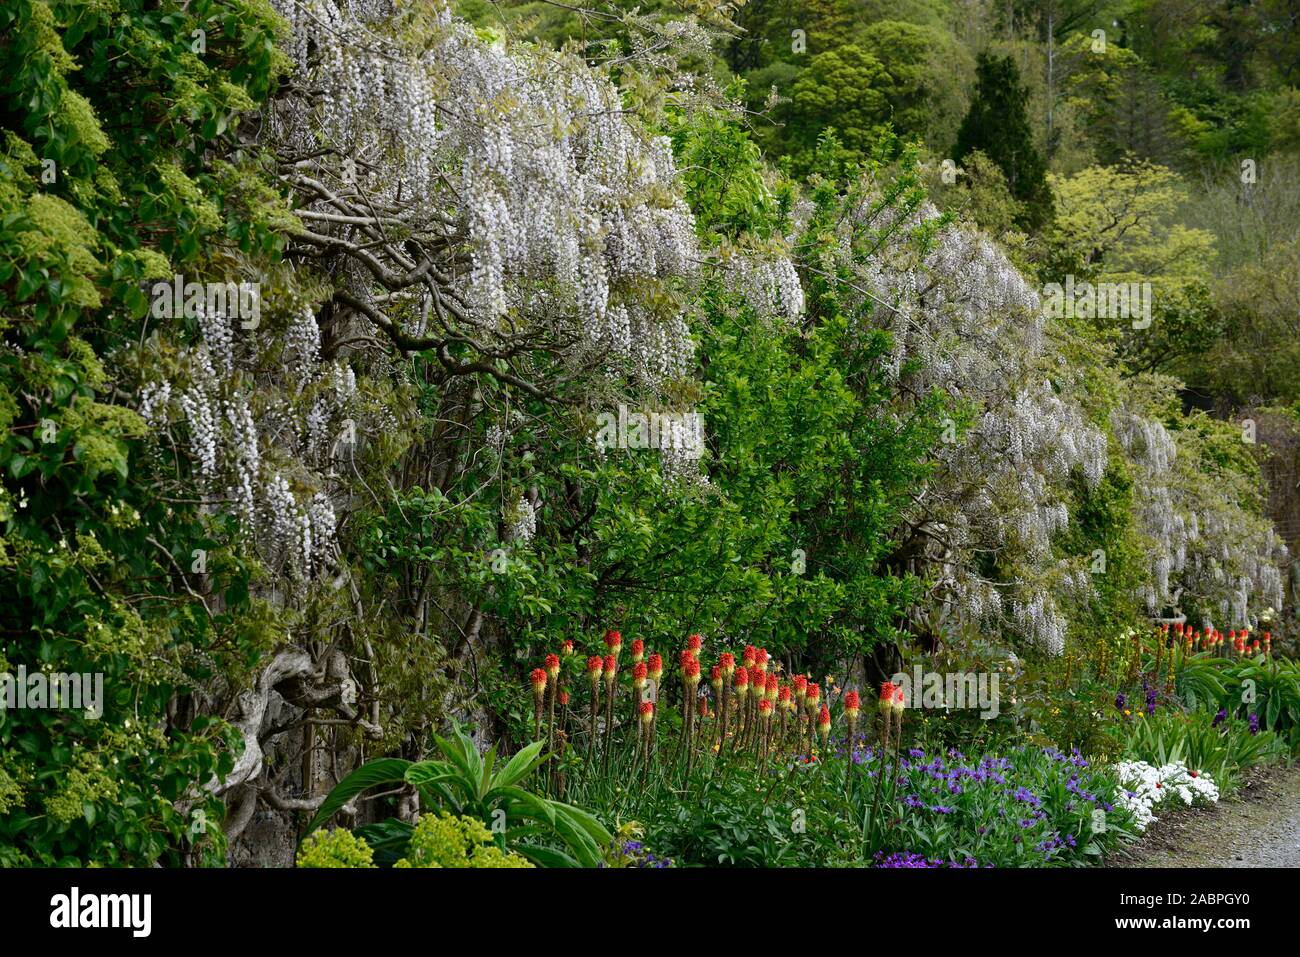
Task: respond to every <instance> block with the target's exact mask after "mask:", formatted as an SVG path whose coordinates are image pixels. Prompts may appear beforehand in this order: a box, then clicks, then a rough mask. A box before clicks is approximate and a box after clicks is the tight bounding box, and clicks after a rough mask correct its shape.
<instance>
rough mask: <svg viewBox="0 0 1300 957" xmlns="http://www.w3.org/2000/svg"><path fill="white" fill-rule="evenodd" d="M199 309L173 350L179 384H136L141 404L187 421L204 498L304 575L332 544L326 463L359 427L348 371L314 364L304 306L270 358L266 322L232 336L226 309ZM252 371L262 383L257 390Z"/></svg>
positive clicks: (173, 422) (310, 321)
mask: <svg viewBox="0 0 1300 957" xmlns="http://www.w3.org/2000/svg"><path fill="white" fill-rule="evenodd" d="M196 318H198V320H199V323H198V324H199V328H200V331H201V333H202V337H203V341H202V343H201V344H199V345H196V346H194V347H192V348H188V349H185V350H182V351H181V354H180V362H179V369H180V372H179V374H177V375H176V381H175V382H173V381H171V380H170V379H167V378H162V379H154V380H152V381H149V382H147V383H146V384H145V385H144V387H143V388H142V389H141V392H140V408H141V410H142V414H144V415H145V416H146V420H147V421H148V422H149V423H150V425H151V426H152V427H153V428H155V429H156V430H159V431H164V432H165V431H167V430H169V429H171V428H172V427H180V426H183V427H184V430H183V431H184V433H186V435H187V439H188V448H189V452H190V455H191V457H192V459H193V462H194V470H195V474H196V477H197V479H198V481H199V487H200V491H201V492H202V494H203V495H204V496H205V497H206V498H207V499H208V500H209V501H210V502H211V505H210V508H211V509H212V510H214V511H215V510H217V509H220V508H229V510H230V511H231V512H232V513H233V514H234V515H235V516H236V517H238V518H239V519H240V522H241V526H242V527H243V529H244V530H245V532H246V533H247V534H248V535H249V536H250V538H251V540H252V542H253V543H254V545H255V546H256V547H257V548H258V549H259V550H260V551H261V553H262V554H263V556H264V557H266V558H267V559H269V560H271V561H274V562H278V563H282V564H283V565H284V566H285V567H286V569H287V570H288V571H290V572H291V574H293V575H295V576H296V577H297V578H298V579H299V580H300V581H306V580H307V579H309V578H310V577H311V576H312V575H313V574H315V573H316V572H317V571H320V570H321V569H323V568H325V567H327V566H328V565H329V564H330V562H331V559H332V554H333V551H334V536H335V526H336V516H335V509H334V505H333V502H332V501H331V499H330V494H329V485H330V478H329V472H330V469H331V467H332V462H333V459H334V456H335V454H336V453H337V452H338V451H339V450H338V445H339V442H340V440H341V439H344V438H346V437H347V435H348V433H354V432H355V430H356V424H355V422H354V421H353V419H352V418H351V417H352V416H354V415H355V414H356V412H355V400H356V378H355V375H354V374H353V372H352V370H351V369H350V368H349V367H348V366H347V365H346V364H345V363H343V362H340V361H337V360H335V361H333V362H330V363H324V364H323V363H321V362H320V360H319V346H320V341H319V330H318V329H317V327H316V323H315V320H314V318H313V317H312V314H311V312H310V311H309V310H298V311H297V312H296V313H294V317H293V318H292V319H290V320H289V321H288V323H287V327H286V329H285V331H284V333H283V337H282V342H283V350H282V352H281V353H280V356H279V358H280V359H281V360H284V361H274V358H275V357H274V356H273V355H272V352H273V351H274V350H273V348H272V346H273V345H274V344H275V341H276V337H275V336H273V335H267V334H265V333H266V331H267V330H265V329H264V330H262V331H259V332H258V333H256V334H250V333H248V332H244V331H243V330H241V332H240V333H239V334H236V332H235V331H234V330H235V323H236V322H237V321H238V320H237V319H235V318H233V317H230V316H226V315H223V314H217V313H213V314H204V313H202V312H201V313H200V315H199V316H197V317H196ZM309 326H310V328H309ZM214 360H215V361H214ZM259 378H260V379H262V381H263V382H264V383H266V384H268V385H269V386H270V387H269V388H266V389H259V388H258V386H257V384H256V382H257V380H258V379H259Z"/></svg>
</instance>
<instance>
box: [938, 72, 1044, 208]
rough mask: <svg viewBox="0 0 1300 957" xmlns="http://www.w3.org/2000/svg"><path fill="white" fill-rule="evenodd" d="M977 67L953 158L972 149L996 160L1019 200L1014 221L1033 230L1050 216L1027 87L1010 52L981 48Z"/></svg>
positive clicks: (958, 159)
mask: <svg viewBox="0 0 1300 957" xmlns="http://www.w3.org/2000/svg"><path fill="white" fill-rule="evenodd" d="M975 71H976V83H975V96H974V97H973V98H972V99H971V104H970V110H969V111H968V112H967V113H966V118H965V119H964V120H962V124H961V129H959V130H958V131H957V145H956V147H955V148H954V150H953V153H954V156H953V158H954V160H956V161H957V162H958V163H960V162H961V161H962V159H963V158H964V157H965V156H966V155H967V154H969V153H970V152H971V151H972V150H980V151H981V152H983V153H984V154H985V155H986V156H988V157H989V158H990V159H991V160H993V162H995V163H997V165H998V166H999V168H1001V170H1002V172H1003V173H1004V174H1005V175H1006V178H1007V185H1008V186H1009V187H1010V189H1011V195H1012V196H1014V197H1015V198H1016V200H1017V201H1018V202H1019V203H1020V204H1021V213H1020V216H1019V217H1018V218H1017V224H1018V225H1019V226H1021V227H1022V228H1024V229H1027V230H1030V231H1033V230H1037V229H1039V228H1041V227H1042V226H1043V225H1044V224H1045V223H1047V222H1048V221H1049V220H1050V219H1051V218H1052V194H1051V190H1050V189H1049V188H1048V185H1047V166H1046V164H1045V163H1044V162H1043V157H1042V156H1041V155H1040V154H1039V152H1038V150H1037V148H1036V147H1035V146H1034V137H1033V133H1032V132H1031V131H1030V128H1029V116H1028V113H1027V112H1026V108H1025V106H1026V101H1027V100H1028V96H1029V92H1028V90H1026V89H1025V87H1024V86H1022V85H1021V83H1020V72H1019V71H1018V70H1017V69H1016V65H1015V63H1014V62H1012V59H1011V57H1009V56H1006V57H993V56H990V55H989V54H987V53H981V54H980V56H979V59H978V60H977V62H976V67H975Z"/></svg>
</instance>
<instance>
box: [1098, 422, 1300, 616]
mask: <svg viewBox="0 0 1300 957" xmlns="http://www.w3.org/2000/svg"><path fill="white" fill-rule="evenodd" d="M1111 424H1112V427H1113V430H1114V432H1115V435H1116V437H1117V438H1118V439H1119V442H1120V444H1121V445H1122V447H1123V449H1124V452H1125V454H1126V456H1127V457H1128V459H1129V461H1130V462H1131V463H1132V464H1133V466H1134V467H1135V484H1136V494H1135V496H1134V498H1135V501H1136V502H1137V503H1138V505H1137V515H1138V520H1139V525H1140V527H1141V529H1142V531H1143V532H1144V533H1145V535H1146V538H1147V541H1148V550H1147V559H1148V561H1149V563H1150V567H1151V569H1152V577H1151V581H1150V583H1148V584H1144V585H1143V586H1142V587H1141V589H1140V596H1139V597H1140V598H1141V599H1142V600H1143V602H1144V604H1145V606H1146V608H1147V610H1148V611H1149V612H1150V613H1151V614H1156V613H1158V612H1159V611H1160V610H1161V609H1163V608H1164V607H1165V606H1166V605H1169V604H1172V603H1174V601H1175V598H1174V596H1175V594H1176V595H1177V596H1178V598H1177V602H1178V603H1179V604H1180V605H1181V606H1183V607H1184V608H1186V609H1195V610H1197V611H1199V612H1200V614H1201V616H1202V620H1201V625H1202V627H1203V628H1205V629H1206V630H1210V629H1213V628H1215V627H1224V628H1240V627H1243V626H1247V625H1250V626H1257V625H1258V615H1259V612H1260V611H1262V610H1263V609H1264V608H1266V607H1272V608H1281V607H1282V603H1283V579H1282V572H1281V570H1280V569H1281V566H1282V565H1283V564H1284V563H1285V560H1286V556H1287V550H1286V546H1285V545H1284V544H1283V543H1282V542H1281V541H1280V540H1279V539H1278V537H1277V534H1276V532H1275V531H1274V529H1273V526H1272V523H1270V522H1268V521H1267V520H1265V519H1263V518H1260V517H1258V516H1256V515H1252V514H1251V513H1250V512H1248V511H1247V510H1246V509H1244V508H1243V507H1242V506H1241V504H1240V498H1241V497H1242V492H1243V489H1241V488H1240V487H1238V485H1237V484H1236V483H1234V482H1231V481H1229V480H1228V479H1227V478H1226V477H1217V478H1216V479H1215V480H1213V481H1208V480H1207V479H1206V476H1205V474H1204V473H1203V471H1202V469H1203V465H1202V463H1201V462H1199V461H1196V460H1194V459H1191V458H1189V456H1188V455H1182V456H1180V446H1179V439H1178V435H1177V434H1175V433H1171V432H1170V431H1169V430H1168V429H1167V428H1166V427H1165V426H1164V425H1163V424H1161V423H1160V422H1157V421H1155V420H1154V419H1153V418H1151V417H1149V416H1147V415H1143V414H1142V413H1141V412H1140V411H1138V410H1136V409H1134V408H1132V407H1130V406H1129V405H1125V406H1121V407H1120V408H1118V409H1116V410H1115V412H1114V413H1113V414H1112V417H1111Z"/></svg>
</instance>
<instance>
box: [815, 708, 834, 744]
mask: <svg viewBox="0 0 1300 957" xmlns="http://www.w3.org/2000/svg"><path fill="white" fill-rule="evenodd" d="M817 730H818V731H820V732H821V734H822V737H825V736H826V735H827V734H829V733H830V730H831V710H830V708H828V707H826V705H822V710H821V713H820V714H819V715H817Z"/></svg>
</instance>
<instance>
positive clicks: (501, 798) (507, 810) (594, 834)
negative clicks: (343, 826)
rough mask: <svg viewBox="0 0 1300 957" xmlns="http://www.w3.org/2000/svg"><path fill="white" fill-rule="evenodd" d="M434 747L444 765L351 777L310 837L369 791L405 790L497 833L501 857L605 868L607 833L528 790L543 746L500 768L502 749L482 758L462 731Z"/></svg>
mask: <svg viewBox="0 0 1300 957" xmlns="http://www.w3.org/2000/svg"><path fill="white" fill-rule="evenodd" d="M434 741H435V743H436V744H437V746H438V749H439V750H440V751H441V752H442V754H443V759H442V760H438V761H417V762H411V761H403V760H399V759H397V758H381V759H378V760H376V761H371V762H368V763H366V764H363V765H362V766H361V767H360V768H358V769H357V770H356V771H353V772H352V773H351V774H349V775H348V776H347V777H346V778H344V779H343V780H342V781H340V782H339V783H338V784H337V785H336V786H335V787H334V789H333V790H332V791H330V793H329V795H328V796H327V797H326V800H325V802H324V803H323V804H322V805H321V807H320V809H319V810H318V811H317V813H316V816H315V817H314V818H312V820H311V822H310V823H309V824H308V825H307V833H308V834H310V833H311V832H312V831H314V830H315V829H316V828H318V827H320V825H322V824H323V823H325V822H326V821H328V820H329V819H330V818H331V817H333V816H334V814H335V813H336V812H337V811H338V810H339V809H340V808H341V807H342V806H343V805H344V804H346V803H347V802H348V801H350V800H352V798H354V797H356V796H357V795H359V794H362V793H364V792H365V791H367V790H369V789H370V788H373V787H376V786H378V785H381V784H396V783H403V784H409V785H411V786H412V787H414V788H416V789H417V790H418V791H419V792H420V795H421V797H422V799H423V806H424V807H428V808H434V807H438V808H442V809H443V810H445V811H449V812H451V813H453V814H455V815H458V816H461V817H471V818H474V819H475V820H477V821H480V822H482V823H483V824H484V825H486V826H489V827H491V828H492V835H493V839H494V840H495V841H496V842H497V846H498V847H500V848H501V849H502V850H505V849H506V848H507V846H508V847H509V848H510V849H511V850H513V851H515V852H517V853H518V854H521V855H523V856H524V857H525V858H527V859H529V860H531V861H534V862H536V863H538V864H541V865H543V866H547V867H577V866H582V867H594V866H595V865H596V864H597V863H599V861H600V860H601V855H602V854H603V853H604V849H605V848H606V847H607V846H608V845H609V843H610V841H611V840H612V838H611V836H610V834H609V832H608V831H607V830H606V829H605V828H604V826H603V825H601V823H600V822H599V821H597V820H596V818H595V817H593V816H592V815H591V814H590V813H588V812H587V811H584V810H582V809H581V808H579V807H575V806H573V805H571V804H566V803H564V802H562V801H554V800H550V799H548V798H544V797H540V796H538V795H537V794H535V793H533V792H531V791H529V790H527V789H526V788H524V787H523V786H522V782H523V781H524V779H525V778H527V777H528V776H529V775H530V774H532V772H533V771H535V770H536V769H537V768H538V767H539V766H540V765H541V764H542V763H544V762H545V761H546V760H547V756H546V755H541V754H540V752H541V750H542V746H543V743H542V742H540V741H538V742H534V743H533V744H530V745H528V746H527V747H526V748H524V749H523V750H522V751H520V752H519V753H518V754H515V755H514V756H513V757H512V758H510V760H509V761H507V762H506V763H505V764H504V766H502V767H500V768H497V766H496V765H497V746H496V745H493V746H492V748H491V749H490V750H489V751H488V752H487V754H486V755H480V754H479V752H478V749H477V747H475V745H474V741H473V739H472V738H470V737H469V735H467V734H465V732H464V731H462V730H461V729H460V728H455V729H453V732H452V735H451V737H450V738H443V737H441V736H437V735H435V736H434ZM436 827H438V826H437V825H432V824H431V825H430V828H436ZM417 830H418V829H417ZM555 845H558V847H557V846H555ZM420 859H421V860H423V859H424V858H420ZM419 866H425V865H419Z"/></svg>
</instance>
